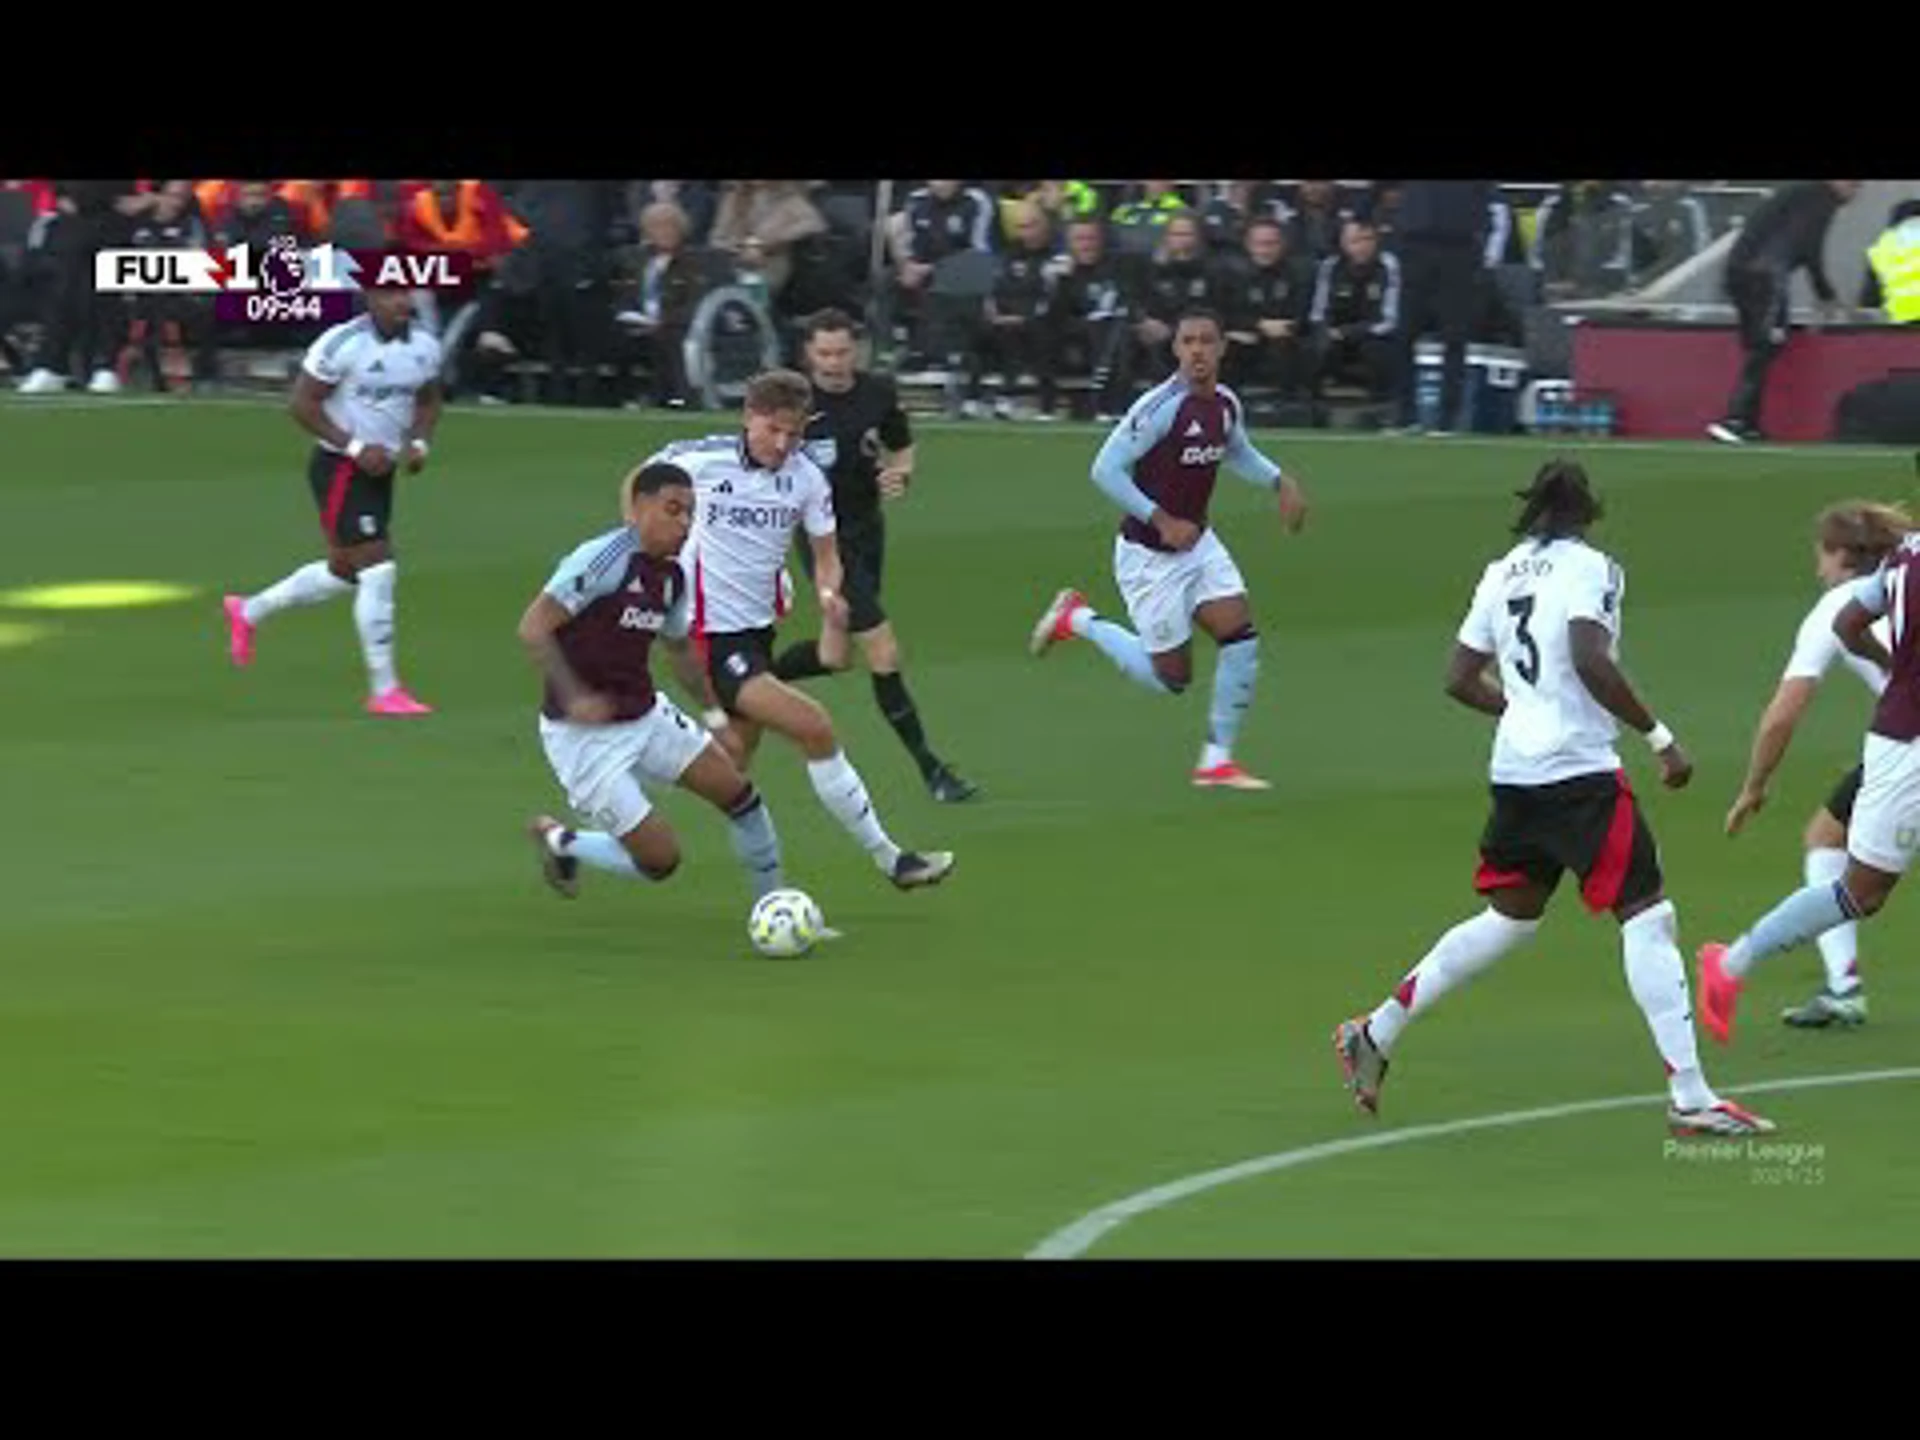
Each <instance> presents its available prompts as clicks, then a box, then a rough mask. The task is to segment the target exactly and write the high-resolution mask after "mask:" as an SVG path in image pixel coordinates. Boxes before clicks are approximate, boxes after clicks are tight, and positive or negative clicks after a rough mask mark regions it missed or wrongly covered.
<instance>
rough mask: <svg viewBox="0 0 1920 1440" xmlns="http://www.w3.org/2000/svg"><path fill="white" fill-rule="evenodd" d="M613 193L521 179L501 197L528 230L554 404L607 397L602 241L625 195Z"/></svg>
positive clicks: (591, 184) (595, 186)
mask: <svg viewBox="0 0 1920 1440" xmlns="http://www.w3.org/2000/svg"><path fill="white" fill-rule="evenodd" d="M618 189H619V187H618V185H617V183H615V184H614V185H612V186H611V187H610V186H609V185H608V184H607V183H606V182H598V181H588V180H522V181H520V182H518V184H517V185H516V186H515V187H514V188H513V189H512V191H511V193H504V194H503V198H505V199H506V201H507V203H508V205H509V207H510V208H511V209H512V210H513V211H514V213H515V214H516V215H517V216H518V217H519V219H520V220H521V221H523V222H524V223H525V224H526V225H527V226H528V227H529V228H530V229H531V230H532V232H533V233H532V235H531V236H530V237H529V239H528V241H527V249H528V251H529V253H530V258H531V261H532V266H533V271H534V274H535V276H536V278H535V280H534V285H535V288H536V292H537V294H538V297H539V310H540V336H541V347H540V350H541V358H542V359H544V360H545V361H546V362H547V364H548V366H549V367H550V368H549V374H548V377H547V378H548V385H549V389H550V394H551V398H552V399H553V400H554V401H555V402H556V403H558V404H563V405H565V404H577V405H585V404H594V403H597V402H599V401H601V400H602V399H604V398H605V392H604V391H603V389H602V386H601V382H600V373H599V371H600V361H601V358H602V356H603V355H605V353H606V350H607V345H608V342H609V341H610V339H611V338H612V334H611V332H612V322H613V307H612V305H611V304H610V303H609V300H610V295H609V291H608V279H609V276H608V253H607V236H608V234H609V232H610V231H611V229H612V224H613V217H614V215H615V213H616V203H615V202H616V199H617V200H619V201H624V198H625V197H624V196H619V195H618ZM610 190H611V191H612V192H613V193H609V192H610Z"/></svg>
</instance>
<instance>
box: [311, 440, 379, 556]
mask: <svg viewBox="0 0 1920 1440" xmlns="http://www.w3.org/2000/svg"><path fill="white" fill-rule="evenodd" d="M307 484H308V485H309V486H311V487H312V489H313V503H314V504H316V505H318V506H319V507H320V528H321V529H322V530H323V531H325V532H326V536H327V539H328V541H329V542H331V543H333V544H336V545H363V544H365V543H366V542H367V541H369V540H384V539H386V538H387V522H388V520H389V519H390V518H391V516H392V514H393V476H391V475H369V474H367V472H366V471H364V470H362V469H361V468H360V467H359V466H357V465H355V464H354V463H353V461H351V460H349V459H348V458H347V457H346V456H344V455H336V454H334V453H333V452H332V451H331V450H323V449H321V448H320V447H319V446H318V445H316V446H314V447H313V458H312V459H311V460H309V461H308V462H307Z"/></svg>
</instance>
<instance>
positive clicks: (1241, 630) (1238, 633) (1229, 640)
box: [1219, 620, 1260, 650]
mask: <svg viewBox="0 0 1920 1440" xmlns="http://www.w3.org/2000/svg"><path fill="white" fill-rule="evenodd" d="M1259 638H1260V632H1259V631H1258V630H1256V629H1255V628H1254V624H1253V621H1251V620H1248V621H1247V622H1246V623H1245V624H1244V625H1236V626H1235V627H1234V628H1233V629H1232V630H1230V631H1228V632H1227V633H1226V634H1225V635H1222V636H1221V637H1220V641H1219V643H1220V648H1221V649H1223V650H1224V649H1225V648H1226V647H1227V646H1229V645H1242V644H1245V643H1246V642H1247V641H1249V640H1258V639H1259Z"/></svg>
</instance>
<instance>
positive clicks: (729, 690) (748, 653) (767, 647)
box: [700, 626, 773, 715]
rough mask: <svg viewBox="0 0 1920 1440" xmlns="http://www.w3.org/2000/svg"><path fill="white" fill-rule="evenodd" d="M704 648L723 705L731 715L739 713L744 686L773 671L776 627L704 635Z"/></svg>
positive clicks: (702, 638)
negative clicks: (737, 705)
mask: <svg viewBox="0 0 1920 1440" xmlns="http://www.w3.org/2000/svg"><path fill="white" fill-rule="evenodd" d="M700 651H701V655H702V656H703V658H704V661H705V664H706V668H707V679H708V680H710V681H712V682H713V693H714V695H715V697H716V698H718V700H719V701H720V705H721V708H722V709H724V710H725V711H726V712H727V713H728V714H729V715H738V714H739V713H740V712H739V711H738V710H737V709H735V708H734V706H735V704H736V702H738V700H739V699H740V687H741V686H742V685H745V684H746V683H747V681H749V680H751V679H752V678H753V677H754V676H756V675H765V674H770V673H771V672H772V670H773V628H772V627H771V626H768V627H767V628H765V629H763V630H735V631H732V632H731V633H729V634H724V635H706V636H702V637H701V640H700Z"/></svg>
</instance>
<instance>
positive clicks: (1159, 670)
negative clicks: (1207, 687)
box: [1153, 655, 1193, 695]
mask: <svg viewBox="0 0 1920 1440" xmlns="http://www.w3.org/2000/svg"><path fill="white" fill-rule="evenodd" d="M1153 673H1154V674H1155V675H1156V676H1158V677H1159V680H1160V683H1161V684H1162V685H1164V686H1166V687H1167V689H1168V691H1169V692H1171V693H1172V694H1175V695H1178V694H1180V693H1181V692H1182V691H1183V690H1185V689H1186V688H1187V686H1189V685H1191V684H1192V683H1193V670H1192V667H1190V666H1189V665H1188V664H1187V663H1186V661H1185V660H1183V659H1181V660H1166V659H1162V658H1161V657H1160V656H1158V655H1156V656H1154V659H1153Z"/></svg>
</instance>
